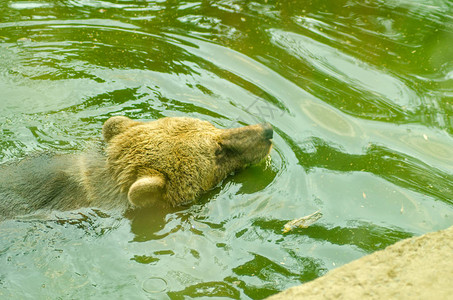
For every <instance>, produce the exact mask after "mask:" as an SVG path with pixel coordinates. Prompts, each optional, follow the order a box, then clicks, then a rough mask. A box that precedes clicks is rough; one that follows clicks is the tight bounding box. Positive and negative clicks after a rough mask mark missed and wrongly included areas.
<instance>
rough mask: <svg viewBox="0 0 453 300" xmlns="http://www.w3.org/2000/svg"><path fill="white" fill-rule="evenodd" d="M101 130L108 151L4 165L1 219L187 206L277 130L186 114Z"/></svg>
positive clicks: (261, 152) (124, 121) (256, 155)
mask: <svg viewBox="0 0 453 300" xmlns="http://www.w3.org/2000/svg"><path fill="white" fill-rule="evenodd" d="M102 133H103V136H104V141H105V142H106V147H105V149H92V150H89V151H86V152H85V153H84V154H81V155H75V154H66V155H56V154H41V155H38V156H32V157H28V158H26V159H23V160H21V161H20V162H18V163H7V164H3V165H1V166H0V215H1V216H0V219H1V218H3V219H5V218H11V217H13V216H16V215H19V214H28V213H32V212H35V211H37V210H40V209H44V210H72V209H77V208H80V207H98V208H106V209H112V208H120V209H127V208H130V207H146V206H153V205H158V204H162V203H164V204H168V205H170V206H178V205H183V204H188V203H191V202H193V201H194V200H195V199H196V198H197V197H198V196H199V195H200V194H201V193H203V192H206V191H207V190H209V189H211V188H213V187H215V186H216V185H217V184H218V183H219V182H220V181H222V180H223V179H224V178H225V177H226V176H227V175H228V174H231V173H232V172H234V171H237V170H239V169H241V168H243V167H245V166H247V165H250V164H254V163H257V162H259V161H260V160H262V159H263V158H264V157H265V156H266V155H268V153H269V152H270V149H271V146H272V141H271V139H272V135H273V130H272V127H271V126H270V125H269V124H268V123H265V124H258V125H251V126H245V127H240V128H233V129H218V128H216V127H214V126H213V125H212V124H211V123H209V122H207V121H202V120H198V119H193V118H186V117H167V118H163V119H159V120H156V121H151V122H138V121H133V120H131V119H129V118H126V117H121V116H116V117H112V118H110V119H108V120H107V121H106V122H105V124H104V126H103V128H102Z"/></svg>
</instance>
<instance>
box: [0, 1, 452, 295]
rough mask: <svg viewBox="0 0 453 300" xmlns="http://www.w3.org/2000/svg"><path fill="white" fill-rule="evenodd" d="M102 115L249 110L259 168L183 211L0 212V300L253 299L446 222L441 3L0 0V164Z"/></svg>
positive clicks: (447, 71) (445, 31)
mask: <svg viewBox="0 0 453 300" xmlns="http://www.w3.org/2000/svg"><path fill="white" fill-rule="evenodd" d="M114 115H126V116H129V117H131V118H135V119H140V120H154V119H157V118H160V117H163V116H191V117H197V118H201V119H204V120H208V121H211V122H212V123H214V124H215V125H216V126H218V127H221V128H228V127H235V126H239V125H244V124H253V123H258V122H264V121H267V122H269V123H271V124H272V125H273V127H274V129H275V135H274V136H275V138H274V144H275V145H274V149H273V150H272V153H271V158H272V159H271V161H270V163H269V162H267V163H265V162H263V163H261V164H259V165H257V166H253V167H251V168H248V169H246V170H244V171H243V172H241V173H238V174H235V175H233V176H231V177H229V178H228V179H226V180H225V181H224V182H223V183H222V184H221V185H220V186H219V187H217V188H215V189H214V190H212V191H211V192H209V193H208V194H207V195H204V196H203V197H202V199H200V201H199V203H197V204H195V205H193V206H191V207H188V208H181V209H177V210H172V211H162V212H152V211H139V212H132V213H128V214H126V215H117V214H115V213H112V212H108V211H98V210H93V209H82V210H80V211H76V212H71V213H60V214H57V217H58V218H59V220H58V221H55V220H46V219H45V218H42V219H39V218H38V219H37V220H36V219H35V220H23V219H22V220H10V221H6V222H3V223H0V298H1V299H27V298H33V299H90V298H93V299H94V298H95V299H112V298H113V299H191V298H202V297H206V298H207V297H216V298H221V297H224V298H232V299H261V298H264V297H266V296H269V295H272V294H274V293H277V292H279V291H281V290H284V289H286V288H288V287H291V286H294V285H298V284H301V283H304V282H306V281H309V280H312V279H314V278H317V277H319V276H321V275H323V274H325V273H326V272H327V271H328V270H331V269H333V268H336V267H338V266H341V265H343V264H345V263H347V262H350V261H352V260H354V259H356V258H359V257H361V256H363V255H366V254H368V253H371V252H373V251H376V250H379V249H382V248H384V247H386V246H387V245H390V244H393V243H394V242H396V241H398V240H400V239H403V238H407V237H410V236H413V235H419V234H423V233H426V232H430V231H435V230H439V229H443V228H446V227H448V226H450V225H452V224H453V186H452V180H453V138H452V135H453V4H452V3H451V1H448V0H416V1H409V0H400V1H396V0H393V1H356V0H352V1H351V0H348V1H345V0H328V1H326V0H323V1H316V0H313V1H281V2H275V1H258V2H252V1H233V0H225V1H201V2H196V1H186V2H183V1H144V0H143V1H139V0H136V1H126V0H124V1H121V0H116V1H115V0H104V1H96V0H58V1H57V0H56V1H50V0H48V1H39V0H36V1H0V162H6V161H10V160H15V159H19V158H21V157H24V156H26V155H30V154H33V153H36V152H40V151H48V150H51V151H58V152H63V153H72V152H79V151H83V149H84V147H86V145H87V143H90V142H92V141H96V140H98V139H100V129H101V126H102V123H103V122H104V121H105V120H106V119H107V118H109V117H110V116H114ZM251 151H253V149H251ZM317 210H321V212H322V213H323V217H322V218H321V219H320V220H319V221H318V222H317V223H316V224H315V225H313V226H311V227H310V228H308V229H296V230H294V231H292V232H290V233H288V234H285V235H283V234H282V229H283V225H284V224H285V223H286V222H287V221H289V220H292V219H294V218H298V217H302V216H305V215H308V214H311V213H313V212H315V211H317Z"/></svg>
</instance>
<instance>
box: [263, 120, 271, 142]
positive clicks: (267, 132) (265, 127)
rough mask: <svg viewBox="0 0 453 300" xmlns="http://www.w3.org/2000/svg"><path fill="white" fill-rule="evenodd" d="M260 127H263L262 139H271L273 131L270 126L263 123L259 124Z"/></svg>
mask: <svg viewBox="0 0 453 300" xmlns="http://www.w3.org/2000/svg"><path fill="white" fill-rule="evenodd" d="M261 126H262V127H263V136H264V138H266V139H268V140H270V139H272V137H273V136H274V130H273V129H272V126H271V124H269V123H263V124H261Z"/></svg>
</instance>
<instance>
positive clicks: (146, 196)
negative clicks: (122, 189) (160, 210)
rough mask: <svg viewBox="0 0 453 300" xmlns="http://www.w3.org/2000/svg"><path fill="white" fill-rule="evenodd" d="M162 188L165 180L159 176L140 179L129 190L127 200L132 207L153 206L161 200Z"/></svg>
mask: <svg viewBox="0 0 453 300" xmlns="http://www.w3.org/2000/svg"><path fill="white" fill-rule="evenodd" d="M164 188H165V179H164V177H163V176H161V175H152V176H144V177H140V178H139V179H137V180H136V181H135V182H134V183H133V184H132V185H131V187H130V188H129V192H128V193H127V198H128V199H129V202H130V203H132V204H133V205H134V206H138V207H146V206H153V205H155V204H157V203H158V202H159V201H160V200H161V199H162V194H163V191H164Z"/></svg>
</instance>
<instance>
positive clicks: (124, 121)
mask: <svg viewBox="0 0 453 300" xmlns="http://www.w3.org/2000/svg"><path fill="white" fill-rule="evenodd" d="M138 124H140V122H137V121H133V120H131V119H129V118H127V117H123V116H115V117H111V118H110V119H108V120H107V121H105V123H104V125H103V126H102V135H103V136H104V140H105V141H106V142H109V141H110V140H111V139H112V138H113V137H114V136H115V135H117V134H119V133H121V132H123V131H124V130H126V129H127V128H129V127H132V126H135V125H138Z"/></svg>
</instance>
